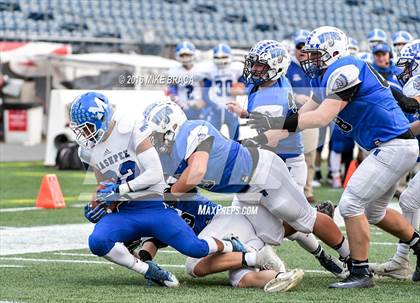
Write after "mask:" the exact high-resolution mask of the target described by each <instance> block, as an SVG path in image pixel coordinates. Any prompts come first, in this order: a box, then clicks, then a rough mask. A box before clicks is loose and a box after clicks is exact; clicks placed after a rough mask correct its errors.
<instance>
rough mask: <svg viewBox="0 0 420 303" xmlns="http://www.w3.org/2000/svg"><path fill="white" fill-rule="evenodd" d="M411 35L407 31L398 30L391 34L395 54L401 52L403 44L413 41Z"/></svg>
mask: <svg viewBox="0 0 420 303" xmlns="http://www.w3.org/2000/svg"><path fill="white" fill-rule="evenodd" d="M413 40H414V38H413V36H412V35H411V34H410V33H409V32H407V31H398V32H396V33H394V34H393V35H392V45H393V46H394V52H395V54H396V55H397V56H399V55H400V54H401V50H402V49H403V47H404V45H406V44H407V43H410V42H411V41H413Z"/></svg>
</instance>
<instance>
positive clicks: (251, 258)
mask: <svg viewBox="0 0 420 303" xmlns="http://www.w3.org/2000/svg"><path fill="white" fill-rule="evenodd" d="M256 264H257V252H255V251H253V252H247V253H242V265H243V266H250V267H252V266H255V265H256Z"/></svg>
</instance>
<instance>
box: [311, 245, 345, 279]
mask: <svg viewBox="0 0 420 303" xmlns="http://www.w3.org/2000/svg"><path fill="white" fill-rule="evenodd" d="M316 258H317V259H318V261H319V264H321V266H322V267H324V268H325V269H326V270H328V271H329V272H330V273H332V274H333V275H334V276H336V277H337V278H340V279H344V278H347V277H348V275H349V271H348V269H347V267H346V266H345V265H344V263H343V262H341V261H340V260H338V259H337V258H336V257H333V256H330V255H329V254H327V253H326V252H325V251H322V253H321V255H320V256H319V257H316Z"/></svg>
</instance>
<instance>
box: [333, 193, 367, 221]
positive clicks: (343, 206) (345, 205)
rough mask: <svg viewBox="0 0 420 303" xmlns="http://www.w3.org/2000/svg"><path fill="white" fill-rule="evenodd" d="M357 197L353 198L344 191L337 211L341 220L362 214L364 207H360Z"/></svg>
mask: <svg viewBox="0 0 420 303" xmlns="http://www.w3.org/2000/svg"><path fill="white" fill-rule="evenodd" d="M358 200H359V199H358V198H357V197H353V195H352V194H350V193H348V192H347V191H344V193H343V195H342V197H341V200H340V203H339V204H338V209H339V210H340V214H341V216H342V217H343V218H351V217H354V216H358V215H361V214H363V212H364V207H363V205H361V203H360V201H358Z"/></svg>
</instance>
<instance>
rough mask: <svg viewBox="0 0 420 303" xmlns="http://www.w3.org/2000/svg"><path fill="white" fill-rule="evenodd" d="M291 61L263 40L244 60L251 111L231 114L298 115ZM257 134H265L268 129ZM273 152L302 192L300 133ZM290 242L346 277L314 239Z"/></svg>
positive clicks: (235, 105)
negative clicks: (290, 68) (289, 77)
mask: <svg viewBox="0 0 420 303" xmlns="http://www.w3.org/2000/svg"><path fill="white" fill-rule="evenodd" d="M290 61H291V58H290V55H289V54H288V52H287V50H286V48H285V47H284V46H283V45H282V44H281V43H280V42H278V41H275V40H262V41H260V42H258V43H256V44H255V45H254V46H253V47H252V48H251V50H250V51H249V53H248V55H247V56H246V58H245V68H244V79H245V80H246V84H247V86H246V91H247V93H248V107H247V109H244V108H242V107H241V105H240V104H239V102H230V103H228V107H229V108H230V110H232V111H234V112H235V113H237V114H238V115H240V116H241V117H242V118H246V117H248V115H249V113H250V112H255V111H258V112H261V113H265V114H268V115H271V116H273V117H287V116H290V115H293V114H294V113H295V112H296V111H297V106H296V104H295V100H294V95H293V91H292V88H291V86H290V83H289V80H288V79H287V77H286V72H287V70H288V67H289V64H290ZM305 78H306V76H305ZM306 88H308V87H306ZM303 89H304V88H303V87H302V90H303ZM257 131H258V132H259V133H264V131H265V129H257ZM271 150H272V151H273V152H275V153H276V154H277V155H278V156H279V157H280V158H281V159H282V160H283V161H284V162H285V164H286V166H287V169H288V170H289V172H290V175H291V177H292V179H293V180H294V181H295V182H296V184H297V186H298V187H299V188H300V190H301V191H302V192H303V190H304V186H305V184H306V178H307V168H306V162H305V157H304V155H303V143H302V135H301V134H300V133H296V134H294V135H291V136H289V137H288V138H286V139H285V140H282V141H280V142H279V144H278V145H277V146H276V147H275V148H274V149H271ZM289 239H290V240H296V241H297V242H298V243H299V245H301V246H302V247H303V248H304V249H306V250H307V251H308V252H310V253H312V254H314V255H315V256H316V257H317V259H318V260H319V262H320V263H321V265H322V266H324V267H325V268H326V269H327V270H329V271H331V272H333V273H334V274H336V275H337V276H338V277H343V276H345V275H346V273H345V271H344V270H343V268H342V264H341V263H340V262H339V261H338V260H337V259H335V258H332V257H331V256H330V255H328V254H327V253H326V252H325V251H323V249H322V247H321V245H320V244H319V243H318V241H317V240H316V238H315V236H314V235H312V234H310V235H307V234H303V233H295V234H293V235H292V236H291V237H289Z"/></svg>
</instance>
